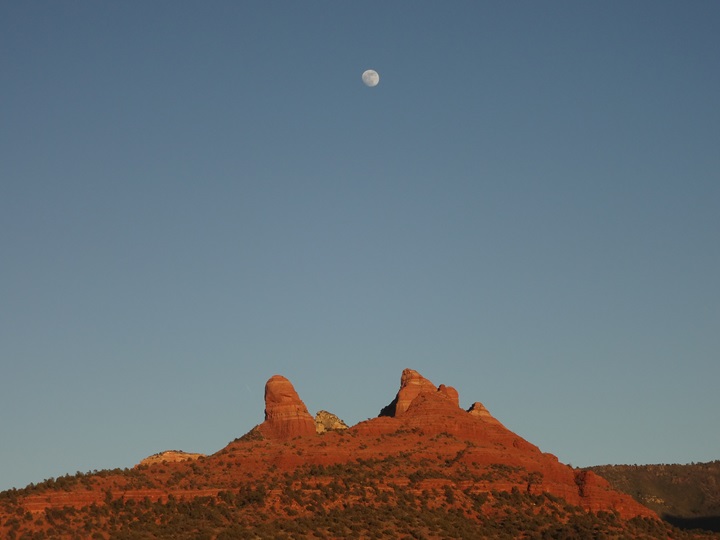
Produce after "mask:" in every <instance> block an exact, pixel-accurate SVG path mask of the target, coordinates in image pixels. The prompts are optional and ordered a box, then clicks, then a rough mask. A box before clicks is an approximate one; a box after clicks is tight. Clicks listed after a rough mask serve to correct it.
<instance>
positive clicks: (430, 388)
mask: <svg viewBox="0 0 720 540" xmlns="http://www.w3.org/2000/svg"><path fill="white" fill-rule="evenodd" d="M420 394H435V395H437V396H438V397H442V398H443V399H446V400H448V401H449V402H450V403H452V404H454V405H455V406H456V407H459V406H460V405H459V403H458V393H457V390H455V389H454V388H453V387H452V386H445V385H444V384H441V385H440V387H439V388H438V387H436V386H435V385H434V384H433V383H432V382H430V381H429V380H428V379H426V378H425V377H423V376H422V375H420V373H418V372H417V371H415V370H414V369H405V370H403V372H402V375H401V376H400V390H399V391H398V393H397V395H396V396H395V399H394V400H393V401H392V403H390V404H389V405H387V406H386V407H384V408H383V409H382V411H380V416H393V417H399V416H402V415H403V414H404V413H405V412H406V411H407V410H408V408H410V405H411V404H412V402H413V401H414V400H415V398H417V397H418V396H419V395H420Z"/></svg>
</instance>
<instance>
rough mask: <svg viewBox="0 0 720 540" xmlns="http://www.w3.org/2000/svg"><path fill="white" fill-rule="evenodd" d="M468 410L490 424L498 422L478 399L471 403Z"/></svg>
mask: <svg viewBox="0 0 720 540" xmlns="http://www.w3.org/2000/svg"><path fill="white" fill-rule="evenodd" d="M468 412H469V413H470V414H471V415H473V416H475V417H477V418H479V419H480V420H482V421H484V422H488V423H490V424H500V422H499V421H498V420H497V419H496V418H495V417H494V416H493V415H491V414H490V411H488V410H487V409H486V408H485V405H483V404H482V403H480V402H479V401H476V402H475V403H473V404H472V406H471V407H470V408H469V409H468ZM501 425H502V424H501Z"/></svg>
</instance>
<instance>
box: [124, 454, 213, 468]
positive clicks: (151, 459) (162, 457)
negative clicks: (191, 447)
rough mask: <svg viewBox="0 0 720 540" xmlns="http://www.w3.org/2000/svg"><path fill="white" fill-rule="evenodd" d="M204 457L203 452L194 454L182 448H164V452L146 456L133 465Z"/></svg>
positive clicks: (138, 465)
mask: <svg viewBox="0 0 720 540" xmlns="http://www.w3.org/2000/svg"><path fill="white" fill-rule="evenodd" d="M201 457H205V454H195V453H191V452H183V451H182V450H165V451H164V452H158V453H157V454H153V455H152V456H148V457H146V458H145V459H143V460H142V461H141V462H140V463H138V464H137V465H135V466H136V467H140V466H142V465H154V464H155V463H163V462H166V463H174V462H177V461H188V460H189V461H193V460H196V459H200V458H201Z"/></svg>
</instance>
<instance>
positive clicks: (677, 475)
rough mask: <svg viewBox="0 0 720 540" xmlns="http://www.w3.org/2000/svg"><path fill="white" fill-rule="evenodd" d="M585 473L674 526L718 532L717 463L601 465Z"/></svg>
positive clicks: (719, 481)
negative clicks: (594, 475)
mask: <svg viewBox="0 0 720 540" xmlns="http://www.w3.org/2000/svg"><path fill="white" fill-rule="evenodd" d="M588 470H591V471H593V472H595V473H596V474H599V475H600V476H602V477H603V478H605V479H606V480H608V481H609V482H610V484H611V485H612V486H613V488H615V489H617V490H618V491H622V492H623V493H627V494H628V495H630V496H632V497H633V498H634V499H635V500H636V501H638V502H640V503H642V504H644V505H645V506H647V507H648V508H652V509H653V510H654V511H655V512H657V513H658V515H660V516H661V517H662V518H663V519H665V520H667V521H669V522H670V523H672V524H674V525H677V526H678V527H683V528H696V527H697V528H702V529H707V530H711V531H718V532H720V461H711V462H709V463H692V464H690V465H603V466H599V467H589V468H588Z"/></svg>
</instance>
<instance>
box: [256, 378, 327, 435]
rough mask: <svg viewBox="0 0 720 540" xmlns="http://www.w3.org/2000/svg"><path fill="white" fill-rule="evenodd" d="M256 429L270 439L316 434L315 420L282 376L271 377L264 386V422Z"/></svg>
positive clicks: (289, 383)
mask: <svg viewBox="0 0 720 540" xmlns="http://www.w3.org/2000/svg"><path fill="white" fill-rule="evenodd" d="M258 429H259V430H260V432H261V433H262V434H263V435H264V436H265V437H266V438H270V439H292V438H294V437H298V436H305V435H315V433H316V432H315V420H314V419H313V417H312V416H311V415H310V413H309V412H308V410H307V407H306V406H305V403H303V401H302V400H301V399H300V396H298V394H297V392H296V391H295V388H294V387H293V385H292V383H291V382H290V381H289V380H287V379H286V378H285V377H283V376H282V375H273V376H272V377H270V379H269V380H268V382H267V383H266V384H265V421H264V422H263V423H262V424H260V425H259V426H258Z"/></svg>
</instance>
